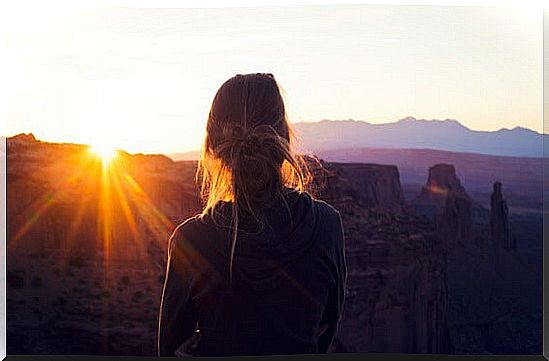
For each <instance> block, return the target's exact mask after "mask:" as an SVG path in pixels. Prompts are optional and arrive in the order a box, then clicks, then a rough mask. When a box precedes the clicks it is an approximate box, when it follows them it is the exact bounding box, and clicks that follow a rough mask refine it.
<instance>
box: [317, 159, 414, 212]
mask: <svg viewBox="0 0 549 361" xmlns="http://www.w3.org/2000/svg"><path fill="white" fill-rule="evenodd" d="M324 164H325V165H326V163H324ZM327 174H328V176H327V179H326V180H327V182H326V185H327V187H326V188H324V189H323V190H321V194H320V196H322V192H324V193H325V194H327V195H330V196H331V197H332V198H336V197H337V198H341V199H347V200H350V199H352V200H353V204H354V203H358V205H359V206H361V207H363V208H369V209H376V210H380V211H387V212H397V213H398V212H401V211H402V210H403V207H404V206H405V201H404V193H403V191H402V186H401V184H400V178H399V173H398V168H397V167H396V166H393V165H380V164H360V163H330V164H329V166H328V167H327ZM331 179H337V181H336V182H330V180H331Z"/></svg>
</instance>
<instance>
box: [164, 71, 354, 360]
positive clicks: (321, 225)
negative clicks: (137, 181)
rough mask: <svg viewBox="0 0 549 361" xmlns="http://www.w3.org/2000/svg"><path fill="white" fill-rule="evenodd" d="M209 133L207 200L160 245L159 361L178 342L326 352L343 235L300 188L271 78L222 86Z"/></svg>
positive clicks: (207, 349)
mask: <svg viewBox="0 0 549 361" xmlns="http://www.w3.org/2000/svg"><path fill="white" fill-rule="evenodd" d="M206 131H207V132H206V133H207V135H206V139H205V142H204V146H203V151H202V157H201V160H200V162H199V168H198V172H197V178H198V177H200V176H201V177H202V194H203V196H204V198H205V199H206V205H205V208H204V210H203V212H202V213H201V214H200V215H197V216H195V217H192V218H190V219H188V220H187V221H185V222H184V223H182V224H181V225H179V226H178V227H177V228H176V229H175V231H174V233H173V234H172V236H171V238H170V240H169V247H168V264H167V271H166V278H165V284H164V289H163V293H162V301H161V306H160V315H159V325H158V355H159V356H174V353H175V351H176V349H178V347H179V346H180V345H182V344H183V346H182V348H183V353H190V354H193V355H204V356H223V355H261V354H298V353H317V352H327V350H328V347H329V346H330V343H331V342H332V340H333V339H334V334H335V332H336V329H337V324H338V320H339V317H340V313H341V307H342V304H343V298H344V288H345V281H346V265H345V257H344V243H343V229H342V225H341V219H340V216H339V213H338V212H337V211H336V210H335V209H334V208H332V207H331V206H330V205H328V204H327V203H325V202H323V201H320V200H317V199H314V198H312V196H311V195H310V194H309V193H307V192H306V191H305V190H304V187H305V186H306V185H307V182H308V180H309V178H310V177H309V176H308V172H307V171H306V167H304V166H303V165H304V164H305V163H304V162H303V161H302V160H300V158H298V157H297V156H296V155H295V154H293V153H292V151H291V148H290V128H289V124H288V121H287V118H286V112H285V108H284V102H283V100H282V97H281V94H280V90H279V87H278V85H277V83H276V81H275V79H274V77H273V76H272V74H247V75H236V76H235V77H233V78H231V79H229V80H227V81H226V82H225V83H224V84H223V85H222V86H221V88H220V89H219V90H218V92H217V94H216V95H215V97H214V99H213V103H212V106H211V110H210V114H209V117H208V122H207V129H206ZM180 350H181V348H180Z"/></svg>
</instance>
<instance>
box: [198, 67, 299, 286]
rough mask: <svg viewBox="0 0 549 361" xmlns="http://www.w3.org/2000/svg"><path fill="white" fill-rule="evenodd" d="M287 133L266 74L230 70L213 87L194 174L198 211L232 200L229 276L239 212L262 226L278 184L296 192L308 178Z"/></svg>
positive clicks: (272, 82) (276, 95) (279, 190)
mask: <svg viewBox="0 0 549 361" xmlns="http://www.w3.org/2000/svg"><path fill="white" fill-rule="evenodd" d="M291 140H292V132H291V130H290V126H289V124H288V119H287V117H286V110H285V107H284V101H283V99H282V95H281V94H280V89H279V87H278V84H277V82H276V80H275V79H274V77H273V75H272V74H260V73H257V74H245V75H241V74H239V75H236V76H234V77H232V78H230V79H229V80H227V81H226V82H225V83H223V85H221V87H220V88H219V90H218V91H217V93H216V95H215V97H214V99H213V102H212V107H211V109H210V114H209V116H208V123H207V126H206V138H205V140H204V145H203V149H202V156H201V159H200V162H199V167H198V172H197V178H199V177H200V175H202V196H203V197H204V198H205V199H206V206H205V208H204V210H203V213H204V214H205V213H208V212H209V211H212V217H214V219H215V209H216V206H217V205H218V204H219V202H220V201H229V202H231V203H232V215H231V221H232V232H233V234H232V242H231V248H230V255H229V275H230V277H231V279H232V266H233V257H234V250H235V245H236V239H237V235H238V223H239V222H238V218H239V214H244V213H246V214H248V215H251V216H252V217H253V218H255V220H256V221H258V223H260V224H261V227H263V225H264V214H263V210H264V209H265V208H266V207H267V206H268V205H269V204H270V203H271V202H272V201H274V200H275V199H276V198H277V197H283V193H282V190H283V189H284V187H290V188H295V189H297V190H299V191H302V190H304V187H305V186H306V184H307V183H308V182H309V172H308V171H307V167H306V166H305V162H303V160H302V159H301V158H300V157H298V156H297V155H295V154H294V153H293V151H292V148H291Z"/></svg>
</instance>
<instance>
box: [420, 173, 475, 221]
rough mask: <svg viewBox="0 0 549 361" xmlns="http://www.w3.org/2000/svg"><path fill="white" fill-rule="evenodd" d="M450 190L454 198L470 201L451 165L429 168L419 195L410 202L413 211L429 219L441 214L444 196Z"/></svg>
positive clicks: (444, 202)
mask: <svg viewBox="0 0 549 361" xmlns="http://www.w3.org/2000/svg"><path fill="white" fill-rule="evenodd" d="M450 189H451V190H452V192H453V194H454V196H455V197H458V198H464V199H468V200H470V198H469V195H468V194H467V192H466V191H465V188H464V187H463V186H462V185H461V181H460V179H459V178H458V177H457V175H456V170H455V168H454V166H453V165H451V164H435V165H434V166H432V167H430V168H429V177H428V178H427V183H426V184H425V185H424V186H423V188H422V190H421V193H420V195H419V196H418V197H417V198H416V199H414V200H413V202H412V204H413V206H414V208H415V211H416V212H417V213H419V214H422V215H425V216H428V217H430V218H434V217H435V216H436V215H439V214H441V213H442V210H443V209H444V208H445V206H446V196H447V194H448V191H449V190H450Z"/></svg>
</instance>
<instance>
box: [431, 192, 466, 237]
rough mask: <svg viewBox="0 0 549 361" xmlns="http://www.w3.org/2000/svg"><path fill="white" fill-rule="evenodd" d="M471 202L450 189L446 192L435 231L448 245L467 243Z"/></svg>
mask: <svg viewBox="0 0 549 361" xmlns="http://www.w3.org/2000/svg"><path fill="white" fill-rule="evenodd" d="M472 229H473V222H472V215H471V201H470V200H469V199H468V198H466V197H463V194H462V193H461V192H455V191H454V190H453V189H452V188H451V187H450V188H448V190H447V192H446V202H445V205H444V209H443V211H442V214H441V215H440V216H439V217H438V218H437V230H438V232H439V234H440V236H441V237H442V238H443V239H444V240H445V241H446V242H447V243H448V244H451V243H452V242H461V243H465V242H468V241H469V240H470V239H471V237H472V233H473V232H472Z"/></svg>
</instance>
